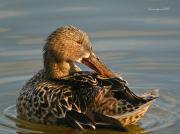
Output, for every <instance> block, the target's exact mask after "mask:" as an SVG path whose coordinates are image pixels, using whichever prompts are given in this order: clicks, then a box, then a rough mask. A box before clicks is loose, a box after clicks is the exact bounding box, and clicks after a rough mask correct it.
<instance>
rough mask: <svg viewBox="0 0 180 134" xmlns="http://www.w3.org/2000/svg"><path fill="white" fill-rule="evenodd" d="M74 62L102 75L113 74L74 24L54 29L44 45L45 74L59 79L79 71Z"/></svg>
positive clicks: (84, 34) (110, 75)
mask: <svg viewBox="0 0 180 134" xmlns="http://www.w3.org/2000/svg"><path fill="white" fill-rule="evenodd" d="M76 62H78V63H82V64H85V65H87V66H88V67H89V68H91V69H93V70H94V71H96V72H97V73H99V74H101V75H102V76H103V77H115V74H114V73H113V72H112V71H111V70H110V69H109V68H108V67H107V66H106V65H105V64H104V63H103V62H102V61H101V60H100V59H99V58H98V57H97V56H96V55H95V54H94V52H93V50H92V47H91V42H90V41H89V38H88V36H87V34H86V33H85V32H83V31H82V30H80V29H79V28H77V27H74V26H64V27H60V28H58V29H56V30H55V31H54V32H52V34H51V35H50V36H49V37H48V38H47V41H46V44H45V46H44V69H45V72H46V74H47V75H48V76H49V77H51V78H53V79H59V78H62V77H65V76H68V75H69V74H71V73H73V72H77V71H80V68H79V67H77V66H76V64H75V63H76Z"/></svg>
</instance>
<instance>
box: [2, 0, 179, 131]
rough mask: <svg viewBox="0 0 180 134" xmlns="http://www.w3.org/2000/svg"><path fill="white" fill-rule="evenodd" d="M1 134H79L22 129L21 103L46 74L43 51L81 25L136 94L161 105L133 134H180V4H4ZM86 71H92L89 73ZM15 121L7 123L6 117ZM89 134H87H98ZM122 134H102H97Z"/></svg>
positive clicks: (119, 0)
mask: <svg viewBox="0 0 180 134" xmlns="http://www.w3.org/2000/svg"><path fill="white" fill-rule="evenodd" d="M0 3H1V4H0V133H2V134H5V133H8V134H9V133H12V134H13V133H61V132H62V133H64V132H68V133H76V131H73V130H71V129H67V128H64V127H55V126H54V127H47V126H43V125H39V124H32V123H28V122H21V121H18V119H17V118H16V110H15V104H16V97H17V95H18V91H19V90H20V89H21V88H22V86H23V85H24V84H25V82H26V81H27V80H28V79H29V78H30V77H31V76H32V75H33V74H35V73H36V72H38V71H39V70H40V69H41V68H42V67H43V66H42V63H43V62H42V47H43V45H44V43H45V40H46V37H47V36H48V35H49V34H50V33H51V32H52V31H54V30H55V29H56V28H58V27H60V26H64V25H75V26H78V27H80V28H81V29H82V30H84V31H86V32H87V33H88V35H89V36H90V39H91V42H92V44H93V49H94V51H95V53H97V55H99V56H100V57H101V58H102V59H103V61H104V62H105V63H106V64H108V65H109V67H110V68H112V70H114V71H116V72H122V73H123V77H124V78H125V79H126V80H127V81H128V83H129V86H130V87H131V88H132V90H133V91H135V92H136V93H143V92H145V91H147V90H148V89H159V90H160V98H159V99H158V100H157V101H156V102H155V104H154V105H153V106H152V108H151V109H150V111H149V112H148V113H147V114H146V115H145V117H144V118H143V119H142V120H141V121H140V123H139V124H137V125H134V126H129V128H130V133H144V132H146V133H148V132H152V133H155V134H158V133H159V134H160V133H174V134H178V133H179V130H180V128H179V127H180V123H179V121H180V89H179V88H180V1H178V0H126V1H125V0H111V1H109V0H103V1H100V0H99V1H98V0H91V1H83V0H66V1H63V0H51V1H49V0H38V1H37V0H29V1H25V0H4V1H3V0H0ZM82 68H83V69H87V68H85V67H84V66H82ZM7 115H8V117H7ZM91 132H92V131H91V130H89V131H87V133H91ZM104 132H106V133H118V132H116V131H111V130H103V129H101V130H97V132H96V133H104Z"/></svg>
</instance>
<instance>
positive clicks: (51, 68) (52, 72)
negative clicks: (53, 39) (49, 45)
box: [44, 61, 80, 79]
mask: <svg viewBox="0 0 180 134" xmlns="http://www.w3.org/2000/svg"><path fill="white" fill-rule="evenodd" d="M44 65H45V66H44V68H45V72H46V75H47V76H48V77H50V78H52V79H61V78H62V77H65V76H68V75H70V74H72V73H75V72H78V71H80V68H79V67H78V66H76V65H75V64H74V63H73V62H65V61H60V62H53V61H48V62H45V64H44Z"/></svg>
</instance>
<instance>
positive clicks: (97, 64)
mask: <svg viewBox="0 0 180 134" xmlns="http://www.w3.org/2000/svg"><path fill="white" fill-rule="evenodd" d="M82 63H83V64H85V65H87V66H88V67H90V68H91V69H93V70H94V71H96V72H97V73H99V74H101V75H102V76H103V77H109V78H112V77H116V76H115V74H114V73H113V72H112V71H111V70H110V69H109V68H108V67H107V66H106V65H105V64H104V63H103V62H102V61H101V60H100V59H99V58H98V57H97V56H96V55H95V54H91V55H90V56H89V57H88V58H83V59H82Z"/></svg>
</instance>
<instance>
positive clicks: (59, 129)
mask: <svg viewBox="0 0 180 134" xmlns="http://www.w3.org/2000/svg"><path fill="white" fill-rule="evenodd" d="M179 107H180V102H179V101H178V100H176V99H174V98H173V97H171V96H169V95H167V94H162V95H161V102H159V103H157V104H156V105H154V106H153V107H152V108H151V109H150V111H149V112H148V113H147V114H146V115H145V117H144V118H143V119H142V120H141V121H140V123H139V125H138V124H136V125H130V126H128V129H129V132H128V133H126V134H139V133H145V134H148V132H154V131H159V130H161V129H164V128H168V127H171V126H173V125H174V124H175V123H176V121H177V119H176V118H178V117H179V115H178V113H179V112H180V108H179ZM172 109H173V111H172ZM4 115H5V117H6V119H5V120H6V123H3V120H2V121H0V122H1V124H0V126H1V127H4V128H5V129H4V130H6V128H8V129H7V130H9V131H11V130H13V131H16V132H17V133H19V134H24V133H27V132H28V133H45V134H46V133H47V134H48V133H49V132H51V133H53V134H56V133H57V134H59V133H66V134H76V133H77V134H78V133H84V134H90V133H96V134H103V133H106V134H118V133H120V132H119V131H114V130H111V129H105V128H98V129H97V130H96V131H94V130H89V129H87V130H86V131H85V132H80V131H78V130H74V129H72V128H67V127H65V126H52V125H43V124H37V123H32V122H28V121H24V120H21V119H18V118H16V106H15V105H13V106H10V107H8V108H6V109H5V110H4ZM7 120H8V122H7ZM12 122H13V123H12Z"/></svg>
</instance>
